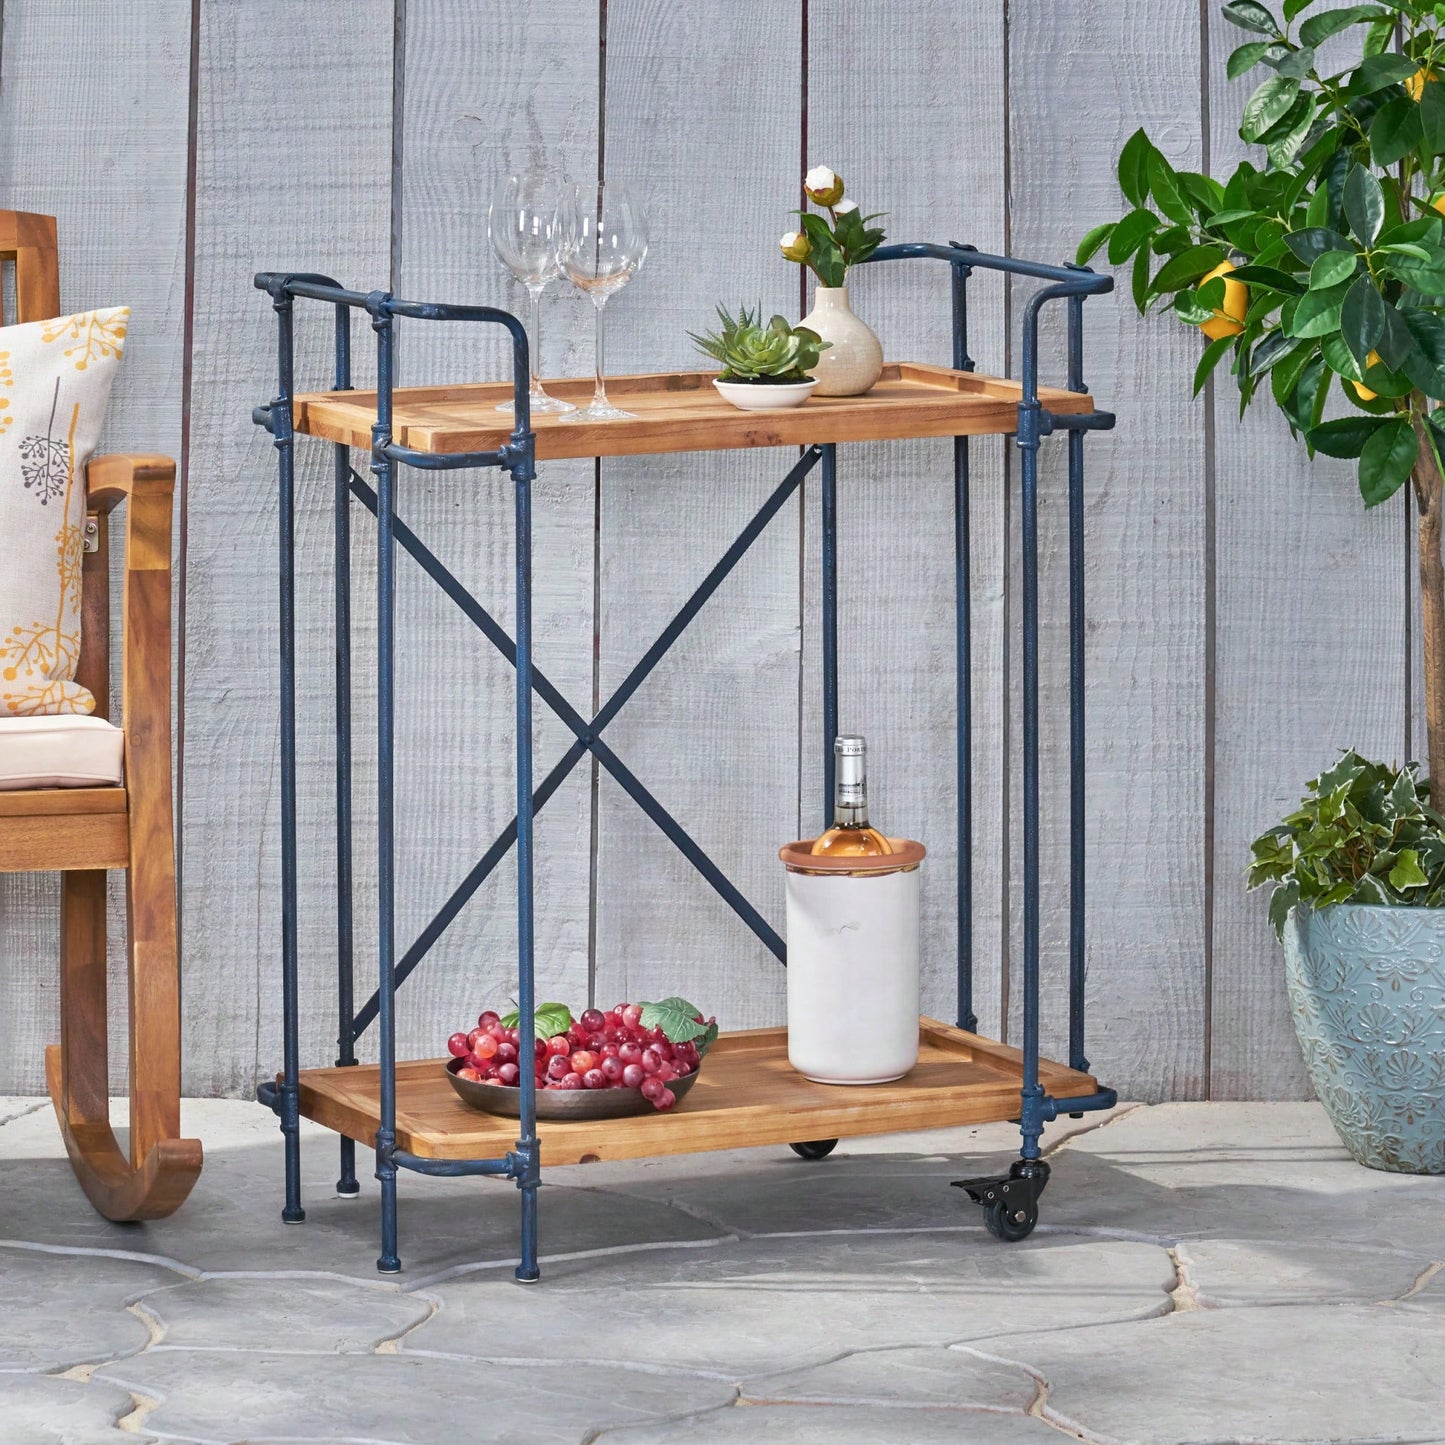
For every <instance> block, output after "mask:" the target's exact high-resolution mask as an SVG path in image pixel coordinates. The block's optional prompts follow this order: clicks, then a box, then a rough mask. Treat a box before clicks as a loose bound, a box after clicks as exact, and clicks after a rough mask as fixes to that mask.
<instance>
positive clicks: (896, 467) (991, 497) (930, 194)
mask: <svg viewBox="0 0 1445 1445" xmlns="http://www.w3.org/2000/svg"><path fill="white" fill-rule="evenodd" d="M1004 43H1005V42H1004V6H1003V4H1002V3H992V0H990V3H985V4H978V5H971V6H967V7H964V8H963V9H962V10H960V8H959V7H958V6H957V5H955V4H952V3H950V0H906V3H901V4H896V5H891V6H886V7H884V6H854V5H844V4H838V3H832V4H815V5H813V6H812V7H811V9H810V12H809V28H808V51H809V56H808V72H809V82H810V83H809V90H808V96H809V103H808V156H807V161H808V164H809V165H828V166H831V167H833V168H834V169H835V170H836V171H838V173H839V174H840V175H841V176H842V177H843V179H844V183H845V184H846V185H847V187H848V191H849V194H850V195H852V196H853V197H854V198H855V199H856V200H857V201H858V203H859V205H860V206H861V207H862V208H863V210H864V211H865V212H872V211H886V212H887V213H888V214H887V216H886V218H885V219H884V220H883V221H882V222H881V224H882V225H883V226H884V227H885V228H886V230H887V232H888V239H889V241H942V242H946V241H950V240H958V241H965V242H971V243H972V244H973V245H975V246H977V247H978V248H979V249H980V250H982V251H991V252H1002V251H1003V250H1005V249H1006V241H1005V219H1006V217H1005V209H1006V208H1005V198H1004V126H1005V120H1006V112H1005V106H1004V91H1003V78H1004V71H1003V66H1002V64H1001V63H1000V61H1001V57H1002V55H1003V51H1004ZM808 279H809V286H808V297H809V302H810V303H811V298H812V291H813V286H812V279H813V278H812V276H811V274H810V275H809V278H808ZM848 279H849V291H850V296H851V301H852V305H853V309H854V310H855V312H857V313H858V314H859V315H860V316H862V317H863V319H864V320H865V321H867V322H868V324H869V325H871V326H872V327H873V328H874V330H875V331H877V332H878V334H879V337H880V339H881V340H882V342H883V350H884V354H885V356H886V357H888V358H889V359H890V360H894V359H896V360H918V361H932V362H941V363H943V364H944V365H948V364H950V362H951V355H952V335H953V332H952V325H951V301H950V284H949V282H950V272H949V268H948V267H947V266H945V265H943V264H942V263H940V262H936V261H911V262H888V263H886V264H883V265H876V266H864V267H861V268H857V269H855V270H853V271H852V272H850V274H849V278H848ZM969 291H970V297H969V300H970V305H969V332H970V344H971V346H972V349H973V353H974V356H975V358H976V359H977V361H978V364H979V367H980V369H983V370H990V371H994V372H1000V371H1002V369H1003V366H1004V338H1005V321H1004V287H1003V284H1002V281H1001V280H1000V279H998V278H996V277H990V276H988V275H987V274H986V273H978V274H977V275H976V276H975V279H974V280H973V281H972V282H971V283H970V286H969ZM794 314H795V313H794ZM1003 450H1004V443H1003V442H1002V441H1001V440H997V439H994V438H980V439H978V440H975V441H974V442H973V443H972V444H971V487H970V496H971V505H970V509H969V511H970V540H971V547H970V566H971V574H972V588H971V594H972V610H973V627H972V637H973V647H974V662H973V667H974V672H973V686H972V689H971V692H972V699H973V733H974V741H973V760H974V767H973V778H974V833H975V850H974V866H973V875H972V876H973V893H974V950H975V968H974V1007H975V1009H976V1011H977V1013H978V1016H979V1023H980V1027H981V1029H982V1030H983V1031H984V1032H986V1033H990V1034H993V1035H994V1036H997V1030H998V1028H999V1008H1000V996H1001V990H1000V972H1001V966H1002V958H1003V946H1004V936H1003V934H1004V929H1003V838H1004V826H1003V825H1004V805H1003V745H1004V710H1003V698H1004V675H1003V631H1004V629H1003V615H1004V580H1003V558H1004V494H1003V472H1004V467H1003ZM838 495H839V503H838V510H839V524H838V530H839V542H838V547H839V552H838V555H839V575H840V588H839V623H838V626H839V646H838V650H839V691H840V698H839V725H840V726H841V727H842V728H843V729H844V730H845V731H856V732H862V733H863V734H864V735H865V736H866V737H867V738H868V741H869V769H870V780H869V782H870V793H871V796H870V809H871V812H872V814H873V816H874V817H875V818H876V820H877V821H878V823H879V825H880V826H882V827H885V828H887V829H888V830H889V831H891V832H895V833H904V834H907V835H909V836H911V837H916V838H920V839H922V840H923V841H924V842H925V843H926V844H927V845H928V850H929V853H928V862H927V864H926V868H925V879H926V882H925V888H924V893H923V898H924V920H923V940H924V942H923V1002H924V1009H925V1012H927V1013H930V1014H932V1015H934V1016H936V1017H939V1018H953V1017H954V1012H955V998H956V975H955V960H956V940H957V912H956V906H955V899H956V889H957V884H958V851H957V843H956V823H957V816H958V814H957V793H956V790H955V787H954V781H953V780H954V775H955V731H954V729H955V713H956V702H955V675H956V674H955V665H954V608H953V596H954V546H953V535H954V502H953V446H952V443H951V442H948V441H922V442H895V443H885V444H877V445H867V446H846V447H841V448H840V449H839V453H838ZM820 545H821V517H820V508H819V505H818V490H817V487H816V486H813V487H811V488H810V490H809V494H808V510H807V518H806V524H805V542H804V546H805V555H806V570H805V585H804V594H803V615H804V624H803V638H804V679H803V716H804V724H803V733H802V739H801V769H800V790H801V797H800V807H801V829H802V833H803V835H804V836H812V835H813V833H814V832H815V831H816V830H817V827H818V825H819V821H820V817H821V813H822V804H823V798H822V758H821V751H822V749H823V748H824V746H825V740H824V738H823V735H822V679H821V656H820V643H819V623H820V604H819V599H820V595H821V572H820V557H819V549H820Z"/></svg>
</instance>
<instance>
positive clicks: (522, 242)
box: [487, 171, 577, 413]
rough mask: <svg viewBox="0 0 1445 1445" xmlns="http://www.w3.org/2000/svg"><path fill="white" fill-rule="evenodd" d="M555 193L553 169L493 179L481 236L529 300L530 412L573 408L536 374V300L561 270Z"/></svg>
mask: <svg viewBox="0 0 1445 1445" xmlns="http://www.w3.org/2000/svg"><path fill="white" fill-rule="evenodd" d="M561 191H562V181H561V178H560V177H559V176H558V175H557V173H556V172H555V171H530V172H528V173H527V174H525V175H517V176H507V177H505V178H504V179H503V180H500V181H498V182H497V189H496V191H495V192H494V193H493V195H492V204H491V207H490V208H489V209H488V211H487V235H488V237H489V238H490V240H491V243H492V250H493V251H494V252H495V253H496V257H497V260H499V261H500V262H501V263H502V265H504V266H505V267H506V268H507V269H508V270H509V271H510V272H511V273H512V275H514V276H515V277H516V278H517V280H519V281H520V282H521V283H522V285H524V286H525V287H526V288H527V294H528V296H530V297H531V298H532V316H531V326H530V327H529V328H528V345H527V350H528V353H529V355H530V358H531V376H532V380H531V384H530V386H529V387H528V392H529V394H530V397H531V405H532V411H533V412H534V413H536V412H555V413H562V412H569V411H576V410H577V408H576V407H575V406H573V405H572V403H571V402H570V401H563V400H561V398H559V397H555V396H548V394H547V393H546V392H545V391H543V389H542V379H541V376H540V375H539V373H538V365H539V361H538V354H537V320H538V311H539V309H540V306H539V303H540V302H541V299H542V292H543V291H545V290H546V289H547V286H548V285H549V284H550V283H551V282H552V281H555V280H556V279H557V277H558V276H559V275H560V274H561V265H560V262H559V260H558V256H557V202H558V200H559V199H560V196H561ZM497 410H498V411H511V410H512V403H511V402H510V401H504V402H502V404H501V405H500V406H498V408H497Z"/></svg>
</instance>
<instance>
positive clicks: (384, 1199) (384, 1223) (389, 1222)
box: [376, 1130, 401, 1274]
mask: <svg viewBox="0 0 1445 1445" xmlns="http://www.w3.org/2000/svg"><path fill="white" fill-rule="evenodd" d="M385 1132H386V1131H384V1130H379V1131H378V1132H377V1136H376V1177H377V1180H378V1182H379V1183H380V1184H381V1254H380V1255H379V1256H378V1257H377V1261H376V1268H377V1272H378V1273H379V1274H398V1273H400V1271H401V1256H400V1255H399V1254H398V1253H397V1248H396V1163H395V1161H394V1160H393V1159H392V1157H391V1153H392V1150H393V1149H395V1148H396V1139H395V1137H394V1136H393V1137H392V1138H390V1139H387V1138H384V1137H383V1135H384V1134H385Z"/></svg>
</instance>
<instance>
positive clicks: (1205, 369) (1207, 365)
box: [1194, 336, 1234, 396]
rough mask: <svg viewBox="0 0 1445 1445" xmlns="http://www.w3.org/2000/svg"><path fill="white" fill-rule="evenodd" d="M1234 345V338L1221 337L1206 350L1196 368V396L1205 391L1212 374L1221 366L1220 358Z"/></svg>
mask: <svg viewBox="0 0 1445 1445" xmlns="http://www.w3.org/2000/svg"><path fill="white" fill-rule="evenodd" d="M1233 345H1234V337H1232V336H1221V337H1219V339H1218V340H1216V341H1211V342H1210V343H1209V345H1208V346H1206V347H1205V348H1204V354H1203V355H1202V356H1201V357H1200V358H1199V365H1198V366H1196V367H1195V368H1194V395H1195V396H1198V395H1199V393H1200V392H1201V391H1203V390H1204V383H1205V382H1206V381H1208V380H1209V377H1210V373H1211V372H1213V370H1214V368H1215V367H1216V366H1218V365H1219V361H1220V358H1221V357H1222V356H1223V355H1224V353H1225V352H1226V351H1228V350H1229V349H1230V347H1232V346H1233Z"/></svg>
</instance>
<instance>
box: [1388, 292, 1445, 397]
mask: <svg viewBox="0 0 1445 1445" xmlns="http://www.w3.org/2000/svg"><path fill="white" fill-rule="evenodd" d="M1397 314H1398V316H1399V317H1400V320H1401V321H1402V322H1403V323H1404V325H1405V329H1406V330H1407V331H1408V332H1409V333H1410V336H1411V338H1412V339H1413V340H1414V342H1415V347H1414V350H1413V354H1411V355H1407V356H1406V357H1405V359H1404V362H1403V364H1402V370H1403V371H1404V372H1405V374H1406V375H1407V376H1408V377H1409V378H1410V380H1411V381H1413V382H1414V383H1415V385H1416V386H1418V387H1419V388H1420V390H1421V391H1423V392H1424V393H1425V395H1426V396H1428V397H1430V398H1431V399H1432V400H1435V401H1445V321H1442V320H1441V319H1440V318H1439V317H1438V316H1436V315H1435V314H1434V313H1433V312H1431V311H1421V310H1419V309H1417V308H1416V307H1413V306H1411V307H1407V308H1405V309H1404V310H1403V311H1399V312H1397Z"/></svg>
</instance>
